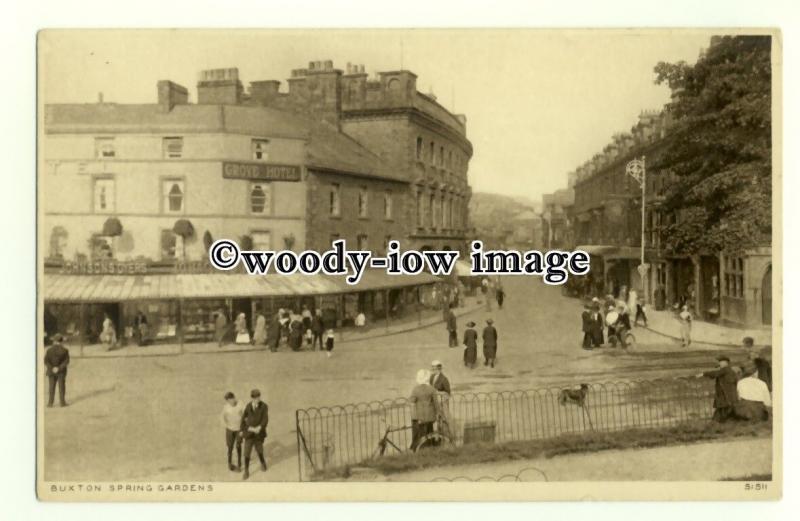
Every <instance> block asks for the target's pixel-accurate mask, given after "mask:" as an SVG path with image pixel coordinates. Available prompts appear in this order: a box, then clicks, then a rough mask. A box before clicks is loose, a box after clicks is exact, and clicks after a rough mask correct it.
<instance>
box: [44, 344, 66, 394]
mask: <svg viewBox="0 0 800 521" xmlns="http://www.w3.org/2000/svg"><path fill="white" fill-rule="evenodd" d="M63 343H64V337H63V336H61V335H58V334H57V335H55V336H54V337H53V345H51V346H50V347H48V348H47V351H46V352H45V354H44V365H45V367H46V368H47V380H48V384H49V385H48V392H49V397H48V400H47V406H48V407H52V406H53V399H54V398H55V394H56V384H58V399H59V402H60V404H61V407H66V406H67V402H66V400H65V397H66V394H67V366H68V365H69V350H68V349H67V348H66V347H64V345H63Z"/></svg>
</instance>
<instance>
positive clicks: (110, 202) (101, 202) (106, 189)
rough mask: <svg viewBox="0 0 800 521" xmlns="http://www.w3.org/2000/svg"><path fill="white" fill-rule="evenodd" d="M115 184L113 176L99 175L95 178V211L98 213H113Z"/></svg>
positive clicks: (114, 207)
mask: <svg viewBox="0 0 800 521" xmlns="http://www.w3.org/2000/svg"><path fill="white" fill-rule="evenodd" d="M114 188H115V184H114V178H113V177H97V178H95V180H94V211H95V212H96V213H112V212H114V211H115V209H116V205H115V202H116V201H115V199H114V194H115V190H114Z"/></svg>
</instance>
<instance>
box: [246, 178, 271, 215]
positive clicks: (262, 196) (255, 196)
mask: <svg viewBox="0 0 800 521" xmlns="http://www.w3.org/2000/svg"><path fill="white" fill-rule="evenodd" d="M270 195H271V186H270V184H269V183H252V184H251V185H250V212H251V213H255V214H268V213H270Z"/></svg>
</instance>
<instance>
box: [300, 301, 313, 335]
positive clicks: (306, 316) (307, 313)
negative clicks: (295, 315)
mask: <svg viewBox="0 0 800 521" xmlns="http://www.w3.org/2000/svg"><path fill="white" fill-rule="evenodd" d="M300 316H301V317H302V318H303V331H306V330H307V329H310V328H311V310H310V309H308V306H306V305H305V304H303V310H302V311H301V312H300Z"/></svg>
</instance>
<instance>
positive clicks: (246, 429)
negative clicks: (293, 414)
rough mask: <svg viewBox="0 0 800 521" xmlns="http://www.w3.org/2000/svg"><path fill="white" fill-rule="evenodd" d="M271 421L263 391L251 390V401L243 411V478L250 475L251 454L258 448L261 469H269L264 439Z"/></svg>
mask: <svg viewBox="0 0 800 521" xmlns="http://www.w3.org/2000/svg"><path fill="white" fill-rule="evenodd" d="M268 422H269V409H268V407H267V404H266V403H264V402H262V401H261V391H259V390H258V389H253V390H252V391H250V403H248V404H247V406H246V407H245V408H244V412H243V413H242V427H241V430H242V436H243V437H244V474H243V475H242V479H247V478H249V477H250V454H251V453H252V451H253V448H254V447H255V449H256V454H258V459H259V460H260V461H261V470H262V471H265V470H267V461H266V459H265V458H264V440H265V439H266V438H267V423H268Z"/></svg>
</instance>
